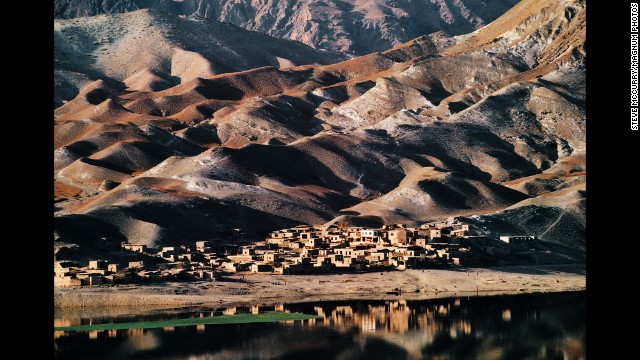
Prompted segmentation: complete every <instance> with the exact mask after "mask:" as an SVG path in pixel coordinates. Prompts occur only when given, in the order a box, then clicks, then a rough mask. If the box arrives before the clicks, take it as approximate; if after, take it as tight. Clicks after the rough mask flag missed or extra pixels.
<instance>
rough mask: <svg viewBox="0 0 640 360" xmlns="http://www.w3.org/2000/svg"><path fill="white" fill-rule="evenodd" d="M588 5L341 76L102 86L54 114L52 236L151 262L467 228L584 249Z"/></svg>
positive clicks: (146, 78)
mask: <svg viewBox="0 0 640 360" xmlns="http://www.w3.org/2000/svg"><path fill="white" fill-rule="evenodd" d="M585 6H586V5H585V2H584V1H581V0H570V1H569V0H568V1H558V0H523V1H522V2H520V3H518V4H517V5H516V6H514V7H513V8H512V9H510V10H509V11H507V12H506V13H505V14H504V15H502V16H501V17H500V18H498V19H496V20H495V21H494V22H492V23H491V24H489V25H486V26H484V27H482V28H481V29H479V30H476V31H473V32H471V33H469V34H465V35H460V36H454V37H451V36H448V35H446V34H443V33H433V34H430V35H425V36H420V37H418V38H415V39H413V40H411V41H408V42H406V43H403V44H401V45H398V46H395V47H393V48H391V49H388V50H386V51H383V52H378V53H372V54H369V55H365V56H361V57H356V58H353V59H349V60H345V61H342V62H337V63H335V64H330V65H321V64H309V65H301V66H291V67H276V66H264V67H257V68H253V69H250V70H245V71H239V72H231V73H224V74H199V75H196V76H195V77H193V78H191V79H190V80H186V79H183V81H181V82H180V83H179V84H177V85H173V86H171V87H168V88H165V87H166V86H162V85H155V84H156V83H160V84H163V81H164V80H166V76H164V75H162V76H161V75H158V74H161V73H160V72H159V70H156V69H149V70H146V71H144V72H143V73H139V74H136V73H134V74H130V75H127V77H126V79H124V80H122V81H116V80H112V81H111V82H109V81H102V80H99V81H95V82H93V83H91V84H89V85H87V86H86V87H84V88H83V89H82V90H81V91H80V92H79V94H78V95H77V96H76V97H75V98H73V99H72V100H70V101H68V102H67V103H65V104H64V105H62V106H60V107H58V108H57V109H56V110H55V112H54V132H55V142H54V149H53V150H54V159H55V160H54V164H55V173H54V178H55V195H56V208H55V228H56V232H57V233H58V234H59V236H62V237H64V238H66V239H69V241H72V242H77V243H90V242H91V239H95V238H99V237H103V236H110V237H114V238H117V239H123V240H124V239H128V240H129V241H130V242H132V243H140V244H147V245H152V246H154V245H159V244H175V243H180V242H184V241H187V240H201V239H207V238H211V237H214V236H215V233H216V231H218V230H220V229H227V228H235V227H242V228H243V229H245V231H246V232H247V234H248V236H250V237H252V238H256V239H257V238H259V237H260V236H261V234H264V232H267V231H271V230H274V229H278V228H283V227H287V226H292V225H297V224H300V223H310V224H322V223H331V222H337V221H340V222H346V223H352V224H370V225H380V224H383V223H390V222H404V223H406V224H408V225H417V224H420V223H423V222H425V221H428V220H436V219H445V218H448V217H452V216H453V217H455V216H458V217H460V216H462V217H464V218H465V219H470V220H469V221H470V222H473V223H474V224H475V225H476V227H477V228H478V229H480V230H481V231H482V232H484V233H490V234H514V235H516V234H531V235H538V236H539V237H540V238H541V239H542V240H547V241H551V242H556V243H560V244H564V245H566V246H571V247H574V248H578V249H584V246H585V242H584V232H585V221H584V219H585V203H586V187H585V183H586V143H585V132H586V129H585V127H586V111H585V109H586V103H585V83H586V81H585V74H586V48H585V29H586V21H585V19H586V7H585ZM148 13H149V12H137V13H136V12H134V13H131V14H134V15H135V14H148ZM116 16H128V15H108V16H105V17H116ZM187 21H188V20H187ZM168 35H171V34H168ZM131 51H142V50H139V49H137V48H133V49H131ZM187 58H191V57H187ZM115 70H117V69H114V71H115ZM175 76H177V75H175ZM150 80H152V81H150ZM155 86H160V88H154V87H155Z"/></svg>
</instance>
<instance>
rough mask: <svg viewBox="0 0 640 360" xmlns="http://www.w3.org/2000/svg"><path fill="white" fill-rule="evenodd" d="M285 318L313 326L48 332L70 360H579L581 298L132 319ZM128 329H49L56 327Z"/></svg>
mask: <svg viewBox="0 0 640 360" xmlns="http://www.w3.org/2000/svg"><path fill="white" fill-rule="evenodd" d="M273 310H276V311H287V312H304V313H307V314H317V315H319V316H321V319H317V320H305V321H290V322H283V323H273V324H241V325H240V324H239V325H199V326H189V327H176V328H164V329H149V330H118V331H113V330H112V331H95V332H77V333H76V332H68V333H67V332H56V334H55V335H54V336H55V349H54V350H55V355H56V357H58V358H70V359H71V358H74V359H86V358H91V359H113V358H117V359H125V358H134V359H186V358H188V359H300V358H302V359H305V360H306V359H584V358H585V293H584V292H579V293H561V294H532V295H517V296H500V297H472V298H456V299H434V300H425V301H405V300H402V299H399V300H397V301H352V302H317V303H306V304H273V305H261V306H252V307H250V306H246V307H232V308H224V309H223V308H219V309H198V310H197V311H195V310H193V309H192V310H190V311H174V312H173V313H163V314H149V315H145V316H136V318H135V319H136V320H147V319H148V320H157V319H167V318H182V317H193V316H211V315H212V314H213V315H217V314H223V313H224V314H238V313H257V312H263V311H273ZM110 321H113V322H116V321H117V322H122V321H132V317H130V316H114V317H104V316H102V317H76V318H64V317H59V318H58V319H56V326H62V325H79V324H88V323H98V322H110Z"/></svg>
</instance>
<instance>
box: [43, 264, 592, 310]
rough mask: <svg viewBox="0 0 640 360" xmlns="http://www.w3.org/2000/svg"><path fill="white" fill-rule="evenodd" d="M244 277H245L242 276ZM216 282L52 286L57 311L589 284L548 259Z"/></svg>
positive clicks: (425, 295)
mask: <svg viewBox="0 0 640 360" xmlns="http://www.w3.org/2000/svg"><path fill="white" fill-rule="evenodd" d="M243 276H244V278H245V281H244V282H243V281H241V278H242V277H243ZM229 279H230V280H231V281H224V282H222V281H219V282H215V281H214V282H192V283H187V282H168V283H159V284H149V285H134V284H131V285H117V286H92V287H81V288H57V289H55V290H54V307H55V311H56V313H64V312H76V311H81V312H83V311H86V310H91V311H109V310H110V309H113V310H115V309H119V310H125V309H127V308H128V309H131V308H135V309H136V310H151V309H161V308H172V307H182V306H198V305H200V306H216V307H217V306H220V307H225V306H235V305H255V304H273V303H294V302H307V301H323V300H325V301H326V300H359V299H369V300H374V299H375V300H377V299H397V298H398V297H399V296H398V295H393V294H387V292H389V291H392V290H394V289H396V288H397V289H400V290H401V295H400V296H401V297H402V298H404V299H407V300H418V299H432V298H444V297H454V296H486V295H508V294H523V293H534V292H560V291H579V290H585V289H586V266H585V265H584V264H577V265H546V266H513V267H500V268H488V269H487V268H477V269H476V268H470V269H458V270H433V269H429V270H406V271H392V272H384V273H379V272H376V273H365V274H332V275H287V276H284V275H259V274H246V275H238V276H231V277H229Z"/></svg>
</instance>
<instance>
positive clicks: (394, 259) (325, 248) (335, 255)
mask: <svg viewBox="0 0 640 360" xmlns="http://www.w3.org/2000/svg"><path fill="white" fill-rule="evenodd" d="M536 240H537V238H536V237H535V236H500V237H499V239H491V238H488V237H484V236H471V235H469V225H468V224H464V223H461V222H459V221H455V220H453V219H449V220H447V221H444V222H432V223H427V224H423V225H421V226H420V227H417V228H411V227H406V226H404V225H402V224H392V225H385V226H383V227H381V228H366V227H354V226H338V225H330V226H311V225H300V226H296V227H293V228H289V229H282V230H276V231H273V232H271V233H270V234H269V235H268V236H267V238H266V239H265V240H263V241H260V242H251V241H247V240H246V239H245V238H244V233H243V231H242V230H241V229H232V230H229V231H226V232H225V234H224V236H222V237H220V238H218V239H214V240H206V241H197V242H195V243H194V244H183V245H180V246H164V247H161V248H157V249H154V248H150V247H147V246H146V245H136V244H131V243H128V242H122V243H119V244H118V243H115V242H114V241H112V240H110V239H106V238H102V239H100V246H99V247H100V249H99V250H100V251H102V252H103V253H104V254H105V256H104V258H110V259H116V260H101V259H96V260H90V261H88V264H87V263H86V262H85V263H82V262H80V261H73V260H65V259H60V258H59V257H56V261H55V262H54V286H55V287H74V286H86V285H103V284H126V283H145V282H163V281H194V280H195V281H216V280H222V279H224V277H225V276H229V275H234V274H237V275H243V274H246V275H250V274H279V275H296V274H324V273H327V274H328V273H362V272H374V271H380V272H382V271H403V270H406V269H433V268H437V269H446V268H456V267H469V266H471V267H472V266H487V265H493V264H494V260H495V258H496V257H500V256H507V255H509V254H510V253H511V252H512V251H514V250H516V251H517V250H523V249H524V250H526V248H523V246H524V245H526V244H531V243H534V242H536ZM85 264H86V265H85ZM241 279H244V276H242V277H241Z"/></svg>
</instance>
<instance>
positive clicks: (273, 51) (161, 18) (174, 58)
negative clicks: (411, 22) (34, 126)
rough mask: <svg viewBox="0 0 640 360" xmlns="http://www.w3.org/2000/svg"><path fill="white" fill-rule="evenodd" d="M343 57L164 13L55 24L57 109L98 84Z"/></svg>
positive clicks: (154, 86) (144, 85) (145, 82)
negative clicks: (95, 82)
mask: <svg viewBox="0 0 640 360" xmlns="http://www.w3.org/2000/svg"><path fill="white" fill-rule="evenodd" d="M342 59H344V56H342V55H339V54H332V53H330V52H325V51H318V50H315V49H312V48H310V47H308V46H306V45H304V44H301V43H299V42H295V41H288V40H282V39H276V38H272V37H269V36H267V35H264V34H261V33H257V32H254V31H247V30H244V29H242V28H239V27H236V26H233V25H231V24H224V23H220V22H217V21H209V20H203V19H187V18H181V17H178V16H175V15H167V14H165V13H162V12H160V11H158V10H149V9H146V10H138V11H133V12H128V13H124V14H114V15H100V16H94V17H84V18H77V19H70V20H61V19H58V20H55V22H54V69H55V71H54V74H55V99H54V105H56V106H59V105H61V104H63V103H64V101H66V100H70V99H72V98H73V97H75V96H76V95H77V93H78V91H79V90H80V89H81V88H82V87H84V86H85V85H87V84H89V83H90V82H92V81H95V80H104V81H107V82H108V83H109V82H110V83H111V84H113V81H112V80H115V81H119V82H124V85H125V87H126V88H127V89H129V90H138V91H158V90H164V89H167V88H170V87H172V86H175V85H177V84H180V83H182V82H186V81H189V80H192V79H195V78H197V77H207V76H210V75H214V74H220V73H226V72H234V71H241V70H248V69H252V68H256V67H260V66H275V67H289V66H295V65H302V64H315V63H317V64H328V63H333V62H336V61H339V60H342Z"/></svg>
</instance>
